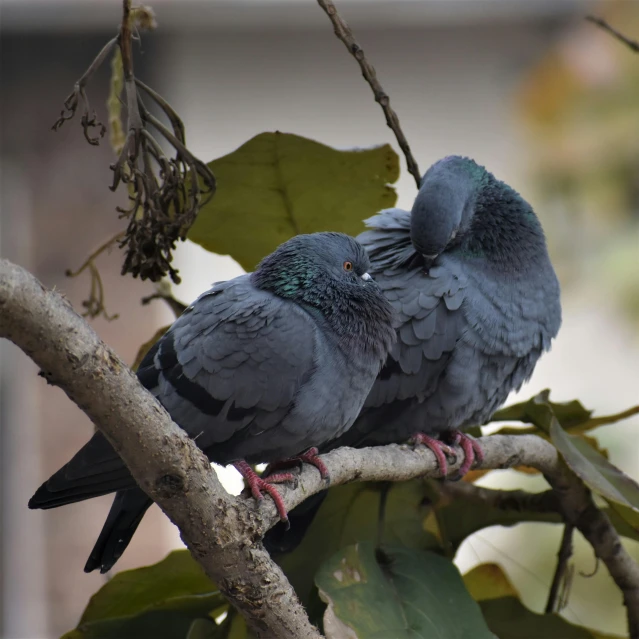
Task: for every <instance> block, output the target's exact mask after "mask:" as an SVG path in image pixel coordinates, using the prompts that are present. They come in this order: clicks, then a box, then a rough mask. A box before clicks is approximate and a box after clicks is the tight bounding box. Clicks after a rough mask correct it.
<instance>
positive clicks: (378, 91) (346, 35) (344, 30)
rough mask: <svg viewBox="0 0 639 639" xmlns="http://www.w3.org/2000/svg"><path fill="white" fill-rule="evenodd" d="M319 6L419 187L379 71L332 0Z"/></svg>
mask: <svg viewBox="0 0 639 639" xmlns="http://www.w3.org/2000/svg"><path fill="white" fill-rule="evenodd" d="M317 3H318V4H319V6H320V7H321V8H322V9H323V10H324V11H325V12H326V15H328V17H329V18H330V20H331V22H332V23H333V27H334V29H335V35H336V36H337V37H338V38H339V39H340V40H341V41H342V42H343V43H344V46H345V47H346V48H347V49H348V51H349V53H350V54H351V55H352V56H353V57H354V58H355V59H356V60H357V62H358V64H359V66H360V68H361V70H362V75H363V76H364V79H365V80H366V82H368V84H369V85H370V87H371V89H372V90H373V95H374V96H375V101H376V102H378V103H379V105H380V106H381V107H382V111H384V115H385V116H386V124H388V126H389V127H390V128H391V130H392V131H393V133H394V134H395V137H396V138H397V143H398V144H399V147H400V149H401V150H402V152H403V153H404V156H405V157H406V164H407V166H408V172H409V173H410V174H411V175H412V176H413V177H414V178H415V184H417V188H418V189H419V186H420V184H421V181H422V176H421V174H420V172H419V168H418V166H417V162H416V161H415V158H414V157H413V154H412V152H411V150H410V146H409V145H408V141H407V140H406V137H405V136H404V132H403V131H402V128H401V126H400V124H399V118H398V117H397V113H395V111H394V110H393V109H392V107H391V105H390V98H389V97H388V95H387V93H386V92H385V91H384V89H383V88H382V85H381V84H380V83H379V80H378V79H377V73H376V72H375V68H374V67H373V65H372V64H371V63H370V62H369V61H368V60H367V59H366V56H365V55H364V50H363V49H362V47H360V46H359V44H358V42H357V41H356V40H355V37H354V36H353V32H352V31H351V29H350V27H349V26H348V24H347V23H346V22H345V21H344V19H343V18H342V17H341V16H340V14H339V13H338V12H337V8H336V7H335V5H334V4H333V2H332V1H331V0H317Z"/></svg>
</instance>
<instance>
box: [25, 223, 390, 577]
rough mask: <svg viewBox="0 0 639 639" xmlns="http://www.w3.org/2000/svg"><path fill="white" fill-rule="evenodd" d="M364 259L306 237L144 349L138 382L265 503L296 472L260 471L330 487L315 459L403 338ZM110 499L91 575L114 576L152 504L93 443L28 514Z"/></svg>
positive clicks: (334, 237) (97, 441) (340, 241)
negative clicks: (291, 464)
mask: <svg viewBox="0 0 639 639" xmlns="http://www.w3.org/2000/svg"><path fill="white" fill-rule="evenodd" d="M368 268H369V258H368V256H367V254H366V252H365V251H364V249H363V248H362V246H361V245H360V244H359V243H358V242H356V241H355V240H354V239H353V238H352V237H350V236H348V235H344V234H342V233H331V232H324V233H313V234H307V235H297V236H295V237H293V238H291V239H290V240H288V241H287V242H285V243H283V244H282V245H280V246H279V247H278V248H277V249H276V250H275V251H274V252H273V253H272V254H271V255H269V256H267V257H266V258H264V259H263V260H262V261H261V262H260V263H259V265H258V266H257V268H256V270H255V271H254V272H253V273H250V274H245V275H241V276H239V277H236V278H234V279H232V280H229V281H226V282H221V283H217V284H215V285H213V287H212V288H211V289H210V290H208V291H207V292H205V293H203V294H202V295H201V296H200V297H198V298H197V300H196V301H195V302H193V304H191V305H190V306H189V307H187V309H186V310H185V311H184V313H183V314H182V315H181V316H180V317H179V318H178V319H177V320H176V321H175V322H174V323H173V325H172V326H171V327H170V328H169V329H168V330H167V332H166V333H165V334H164V335H163V336H162V337H161V338H160V339H159V340H158V341H157V342H156V343H155V345H154V346H153V347H152V348H151V349H150V350H149V352H148V353H147V354H146V356H145V357H144V359H143V360H142V362H141V364H140V366H139V367H138V370H137V376H138V379H139V381H140V383H141V384H142V385H143V386H144V387H145V388H146V389H148V390H149V391H150V392H151V393H152V394H153V395H154V396H155V397H156V399H157V400H158V401H159V402H160V403H161V404H162V405H163V406H164V408H165V409H166V410H167V411H168V413H169V415H170V416H171V418H172V419H173V420H174V421H175V422H176V423H177V424H178V426H180V427H181V428H182V429H184V430H185V431H186V432H187V433H188V434H189V436H190V437H191V438H193V439H194V441H195V442H196V444H197V445H198V446H199V447H200V448H201V449H202V450H203V451H204V453H205V454H206V455H207V457H208V458H209V460H210V461H211V462H215V463H218V464H223V465H228V464H233V465H234V466H235V468H237V469H238V470H239V472H240V473H241V474H242V475H243V477H244V478H245V479H246V482H247V484H248V486H249V488H250V490H251V493H252V494H253V496H254V497H255V498H256V499H258V500H259V499H262V497H263V493H267V494H269V495H270V496H271V497H272V498H273V500H274V502H275V504H276V506H277V509H278V512H279V514H280V517H281V519H282V520H286V517H287V513H286V509H285V507H284V504H283V502H282V499H281V496H280V495H279V493H278V492H277V489H276V488H275V487H274V484H276V483H279V482H282V481H287V480H289V479H291V478H292V477H293V476H292V474H291V473H279V474H277V473H276V474H273V475H269V476H267V477H266V478H262V477H260V476H258V475H257V474H256V473H255V472H254V470H253V469H252V467H251V464H256V463H273V462H282V461H283V460H291V459H298V460H301V461H306V462H308V463H311V464H314V465H315V466H316V467H317V468H318V470H319V471H320V473H321V474H322V475H323V476H325V475H326V468H325V466H324V465H323V463H322V462H321V460H319V458H318V457H317V452H318V451H317V447H318V446H320V445H322V444H323V443H324V442H325V441H328V440H331V439H335V438H336V437H338V436H339V435H341V434H342V433H344V432H345V431H346V430H347V429H348V428H349V427H350V426H351V424H352V423H353V421H354V420H355V418H356V417H357V415H358V414H359V412H360V409H361V408H362V405H363V403H364V400H365V399H366V396H367V395H368V392H369V390H370V388H371V386H372V384H373V382H374V381H375V378H376V376H377V374H378V372H379V370H380V368H381V366H382V365H383V363H384V361H385V359H386V357H387V354H388V351H389V349H390V346H391V344H392V342H393V341H394V339H395V338H396V333H395V323H396V317H395V314H394V311H393V308H392V306H391V305H390V303H389V302H388V301H387V300H386V298H385V297H384V295H383V294H382V293H381V290H380V288H379V286H378V285H377V284H376V283H375V282H374V281H373V279H372V278H371V276H370V275H369V273H368ZM112 492H115V493H116V495H115V498H114V501H113V505H112V507H111V510H110V512H109V514H108V517H107V519H106V522H105V524H104V527H103V529H102V532H101V533H100V535H99V537H98V540H97V542H96V544H95V547H94V548H93V551H92V552H91V554H90V556H89V559H88V561H87V563H86V566H85V568H84V570H85V572H91V571H92V570H95V569H98V568H99V569H100V572H102V573H104V572H107V571H108V570H110V569H111V568H112V567H113V565H114V564H115V562H116V561H117V560H118V559H119V557H120V556H121V555H122V553H123V552H124V550H125V549H126V547H127V545H128V543H129V542H130V540H131V538H132V536H133V533H134V532H135V530H136V528H137V526H138V524H139V523H140V521H141V519H142V517H143V516H144V513H145V512H146V510H147V509H148V508H149V506H150V505H151V504H152V501H151V499H150V498H149V497H148V496H147V495H146V494H145V493H144V492H143V491H142V489H140V488H139V487H138V486H137V485H136V484H135V481H134V480H133V477H132V476H131V474H130V473H129V470H128V469H127V468H126V466H125V465H124V463H123V462H122V460H121V459H120V457H119V456H118V455H117V453H116V452H115V450H114V449H113V448H112V446H111V444H110V443H109V442H108V441H107V439H106V438H105V437H104V435H102V433H101V432H99V431H98V432H96V433H95V434H94V435H93V437H92V438H91V439H90V440H89V442H88V443H87V444H86V445H85V446H84V447H83V448H82V449H80V451H79V452H78V453H76V455H75V456H74V457H73V458H72V459H71V461H69V462H68V463H67V464H66V465H65V466H63V467H62V468H61V469H60V470H59V471H58V472H56V473H55V474H54V475H52V476H51V477H50V478H49V479H48V480H47V481H46V482H44V484H42V486H41V487H40V488H39V489H38V490H37V491H36V493H35V494H34V496H33V497H32V498H31V500H30V501H29V508H43V509H47V508H55V507H58V506H63V505H65V504H70V503H74V502H77V501H81V500H84V499H90V498H92V497H97V496H99V495H104V494H108V493H112Z"/></svg>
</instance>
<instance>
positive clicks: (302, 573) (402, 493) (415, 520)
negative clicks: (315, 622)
mask: <svg viewBox="0 0 639 639" xmlns="http://www.w3.org/2000/svg"><path fill="white" fill-rule="evenodd" d="M385 488H388V493H387V496H386V508H385V516H384V526H383V538H382V541H384V542H385V543H389V544H400V545H403V546H406V547H408V548H419V549H430V548H433V549H437V548H439V542H438V541H437V539H436V538H435V536H434V535H432V534H430V533H428V532H426V531H424V529H423V527H422V522H423V520H424V516H425V514H426V507H425V506H424V504H423V499H424V495H425V493H424V485H423V482H422V480H420V479H416V480H413V481H407V482H394V483H392V484H390V486H389V485H388V484H383V483H373V482H367V483H360V482H358V483H353V484H347V485H345V486H336V487H335V488H331V489H330V490H329V492H328V496H327V497H326V499H325V500H324V502H323V504H322V506H321V508H320V509H319V511H318V513H317V514H316V515H315V518H314V519H313V523H312V524H311V526H310V527H309V529H308V531H307V532H306V535H305V536H304V539H303V540H302V542H301V543H300V545H299V546H298V547H297V548H296V549H295V550H294V551H293V552H291V553H288V554H286V555H283V556H280V557H276V560H277V561H278V563H279V564H280V565H281V566H282V569H283V570H284V572H285V573H286V576H287V577H288V579H289V581H290V582H291V584H292V585H293V588H295V592H296V593H297V595H298V596H299V597H300V599H301V601H302V603H303V604H304V605H305V606H306V607H307V609H309V612H310V614H311V615H314V614H315V613H316V612H319V613H320V614H321V613H323V610H324V606H323V605H322V604H321V602H319V600H317V599H316V594H315V587H314V583H313V578H314V575H315V573H316V572H317V570H318V569H319V567H320V566H321V565H322V563H323V562H324V561H326V560H327V559H328V558H329V557H331V556H332V555H334V554H335V553H336V552H337V551H338V550H339V549H340V548H344V547H346V546H349V545H351V544H354V543H356V542H362V541H371V542H373V543H377V542H378V541H379V540H378V534H379V530H380V528H379V509H380V500H381V496H382V491H383V490H384V489H385ZM313 619H315V617H314V616H313Z"/></svg>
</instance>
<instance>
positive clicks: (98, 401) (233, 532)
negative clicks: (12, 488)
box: [0, 260, 639, 639]
mask: <svg viewBox="0 0 639 639" xmlns="http://www.w3.org/2000/svg"><path fill="white" fill-rule="evenodd" d="M0 337H6V338H7V339H10V340H11V341H12V342H14V343H15V344H16V345H17V346H18V347H20V348H21V349H22V350H23V351H24V352H25V353H26V354H27V355H29V357H31V358H32V359H33V360H34V362H36V364H38V365H39V366H40V367H41V368H42V369H43V374H44V376H45V377H46V379H47V380H48V381H49V382H51V383H54V384H57V385H58V386H60V387H61V388H62V389H63V390H64V391H65V392H66V394H67V395H68V396H69V398H70V399H71V400H72V401H73V402H75V403H76V404H77V405H78V406H79V407H80V408H81V409H82V410H83V411H84V412H85V413H86V414H87V415H88V416H89V418H90V419H91V420H92V421H93V423H94V424H95V425H96V426H97V427H98V428H99V429H100V430H101V431H102V432H103V433H104V434H105V435H106V436H107V437H108V438H109V441H111V443H112V444H113V446H114V447H115V449H116V450H117V452H118V453H119V454H120V455H121V457H122V459H123V460H124V462H125V463H126V465H127V466H128V468H129V469H130V471H131V473H132V475H133V477H134V478H135V480H136V481H137V482H138V484H139V485H140V486H141V488H142V489H143V490H144V491H145V492H146V493H147V494H148V495H149V496H150V497H151V498H152V499H154V500H155V501H156V502H157V503H158V504H159V505H160V507H161V508H162V510H164V512H165V513H166V514H167V515H168V516H169V518H170V519H171V520H172V521H173V522H174V523H175V524H176V525H177V526H178V528H179V529H180V531H181V533H182V538H183V540H184V542H185V543H186V545H187V546H188V547H189V549H190V550H191V552H192V554H193V556H194V558H195V559H196V560H197V561H198V562H199V563H200V564H201V565H202V567H203V568H204V570H205V571H206V573H207V575H208V576H209V577H210V578H211V579H213V580H214V581H215V582H216V584H217V585H218V586H219V588H220V590H221V591H222V592H223V593H224V594H225V595H226V596H227V597H228V599H229V600H230V602H231V603H232V605H233V606H235V607H236V608H237V609H238V610H239V611H240V613H241V614H242V615H243V616H244V617H245V619H246V620H247V623H248V625H249V627H251V628H252V629H253V631H254V632H255V633H256V634H257V636H258V637H268V638H271V637H273V638H274V637H292V638H295V639H298V638H304V639H306V638H311V637H313V638H315V639H317V638H319V637H320V635H319V633H318V631H317V630H316V629H315V628H314V627H313V626H312V625H311V624H310V622H309V620H308V617H307V616H306V613H305V611H304V609H303V608H302V606H301V605H300V603H299V601H298V599H297V597H296V595H295V593H294V592H293V589H292V588H291V586H290V584H289V583H288V581H287V579H286V577H285V576H284V574H283V573H282V571H281V570H280V569H279V567H278V566H276V565H275V564H274V563H273V561H272V560H271V558H270V557H269V555H268V553H267V552H266V551H265V550H264V548H263V546H262V544H261V538H262V536H263V535H264V533H265V532H266V531H267V530H268V529H269V528H271V527H272V526H273V525H275V523H277V521H279V516H278V514H277V511H276V509H275V506H274V504H273V502H272V501H271V500H270V499H265V500H263V501H262V502H261V504H260V505H259V506H258V505H256V504H255V502H254V501H253V500H252V499H246V498H235V497H231V496H230V495H228V494H227V493H226V492H225V491H224V489H223V488H222V486H221V484H220V483H219V481H218V479H217V476H216V475H215V473H214V472H213V471H212V470H211V468H210V465H209V462H208V459H207V458H206V457H205V456H204V454H203V453H202V452H201V451H200V450H199V449H198V448H197V446H196V445H195V444H194V443H193V441H192V440H191V439H189V437H188V436H187V435H186V433H184V431H182V429H180V428H179V427H178V426H177V425H176V424H174V423H173V422H172V421H171V418H170V417H169V415H168V414H167V412H166V411H165V410H164V409H163V408H162V407H161V406H160V404H159V403H158V402H157V401H156V400H155V399H154V398H153V397H152V396H151V394H150V393H148V392H147V391H146V390H145V389H144V388H143V387H142V386H141V385H140V384H139V382H138V381H137V378H136V377H135V375H134V374H133V373H132V372H131V371H130V370H129V369H128V368H127V367H126V366H125V365H124V364H123V363H122V361H121V360H120V359H119V358H118V357H117V356H116V355H115V354H114V353H113V351H111V350H110V349H109V348H108V347H107V346H106V345H105V344H104V343H103V342H101V341H100V339H99V338H98V336H97V335H96V334H95V333H94V331H93V330H92V329H91V327H90V326H89V325H88V324H87V323H86V322H85V321H84V320H83V319H82V318H81V317H80V316H79V315H78V314H77V313H76V312H75V311H74V310H73V309H72V308H71V306H70V304H69V303H68V302H67V301H66V300H64V299H63V298H62V297H61V296H60V295H58V294H57V293H55V292H52V291H49V290H47V289H45V288H44V287H43V286H42V284H40V282H38V281H37V280H36V279H35V278H34V277H33V276H32V275H30V274H29V273H28V272H27V271H25V270H24V269H22V268H20V267H18V266H15V265H13V264H11V263H10V262H8V261H6V260H0ZM481 445H482V448H483V450H484V453H485V458H484V461H483V463H482V464H481V468H491V469H492V468H511V467H513V466H521V465H524V466H531V467H534V468H537V469H538V470H540V471H541V472H542V473H543V474H544V476H545V477H546V479H547V481H548V482H549V484H550V485H551V486H552V488H553V490H554V494H555V496H556V500H557V503H558V505H559V509H560V510H561V512H562V514H563V516H564V518H565V520H566V522H567V523H568V524H570V525H572V526H574V527H575V528H577V529H578V530H579V531H580V532H581V533H582V534H583V535H584V537H585V538H586V539H587V540H588V541H589V542H590V543H591V545H592V546H593V548H594V550H595V554H596V555H597V557H598V558H600V559H601V560H602V561H603V562H604V563H605V564H606V566H607V568H608V570H609V571H610V574H611V576H612V577H613V579H614V580H615V582H616V583H617V585H618V586H619V588H620V589H621V591H622V593H623V598H624V603H625V605H626V608H627V610H628V624H629V630H630V633H629V634H630V636H631V638H633V639H635V638H638V637H639V566H637V564H636V563H635V562H634V561H633V560H632V558H631V557H630V556H629V555H628V553H627V552H626V550H625V549H624V548H623V546H622V545H621V542H620V540H619V536H618V534H617V532H616V530H615V529H614V527H613V526H612V524H611V523H610V520H609V519H608V517H607V516H606V515H605V514H604V513H602V512H601V511H600V510H598V509H597V508H596V507H595V505H594V502H593V500H592V496H591V494H590V491H589V490H588V489H587V488H586V487H585V486H584V485H583V484H582V483H581V481H580V480H579V479H578V478H577V477H576V476H575V475H574V474H573V473H572V472H571V471H570V470H569V469H568V467H567V466H566V465H565V464H564V463H563V461H562V460H561V458H560V457H559V454H558V452H557V450H556V449H555V448H554V447H553V446H552V444H550V443H549V442H547V441H545V440H543V439H541V438H539V437H536V436H534V435H521V436H519V435H510V436H508V435H492V436H490V437H484V438H482V439H481ZM322 459H323V461H324V463H325V464H326V467H327V469H328V471H329V473H330V477H331V485H339V484H345V483H348V482H352V481H403V480H408V479H412V478H415V477H419V476H430V477H438V476H440V472H439V470H438V467H437V463H436V460H435V456H434V455H433V453H432V452H431V451H430V450H428V449H426V448H422V447H419V448H417V449H416V450H413V449H412V448H411V447H408V446H398V445H391V446H384V447H376V448H365V449H361V450H356V449H351V448H341V449H338V450H335V451H332V452H331V453H329V454H327V455H325V456H323V458H322ZM462 459H463V455H461V454H460V455H458V461H456V462H455V463H451V464H450V473H451V474H453V473H455V472H456V471H457V470H458V468H459V465H460V462H461V461H462ZM325 488H326V485H325V483H324V481H323V480H322V479H321V478H320V475H319V473H318V472H317V470H316V469H315V468H313V467H310V466H307V465H305V466H304V468H303V470H302V472H301V473H300V475H299V481H298V484H297V486H296V488H288V487H286V486H285V485H282V486H281V487H280V490H281V494H282V497H283V499H284V503H285V504H286V507H287V508H288V509H289V510H290V509H292V508H293V507H295V506H296V505H298V504H300V503H301V502H303V501H304V500H305V499H306V498H308V497H309V496H311V495H313V494H314V493H317V492H319V491H321V490H324V489H325ZM475 488H476V487H475ZM544 494H545V493H544ZM539 499H540V500H542V499H543V500H548V497H543V498H539ZM544 507H550V505H548V504H546V505H545V506H544Z"/></svg>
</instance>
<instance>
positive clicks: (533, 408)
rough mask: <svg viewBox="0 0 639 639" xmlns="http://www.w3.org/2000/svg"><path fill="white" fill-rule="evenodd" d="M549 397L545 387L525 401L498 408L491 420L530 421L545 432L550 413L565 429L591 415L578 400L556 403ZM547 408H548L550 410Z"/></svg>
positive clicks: (585, 419) (547, 430)
mask: <svg viewBox="0 0 639 639" xmlns="http://www.w3.org/2000/svg"><path fill="white" fill-rule="evenodd" d="M549 397H550V390H549V389H545V390H543V391H541V392H540V393H538V394H537V395H535V396H534V397H531V398H530V399H529V400H527V401H525V402H521V403H519V404H513V405H512V406H506V407H505V408H502V409H501V410H498V411H497V412H496V413H495V414H494V415H493V417H492V419H491V421H494V422H503V421H513V420H514V421H519V422H524V423H530V424H534V425H535V426H537V427H538V428H541V429H542V430H543V431H545V432H546V433H547V432H549V430H550V416H551V415H552V414H554V415H555V417H556V418H557V419H558V420H559V422H560V424H561V425H562V426H563V427H564V428H567V429H570V428H571V427H576V426H578V425H581V424H584V423H585V422H587V421H588V420H589V419H590V416H591V415H592V411H590V410H587V409H586V408H584V407H583V405H582V404H581V402H579V401H578V400H573V401H571V402H565V403H561V404H557V403H555V402H551V401H550V399H549ZM548 408H550V411H549V410H548ZM513 430H514V429H513Z"/></svg>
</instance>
